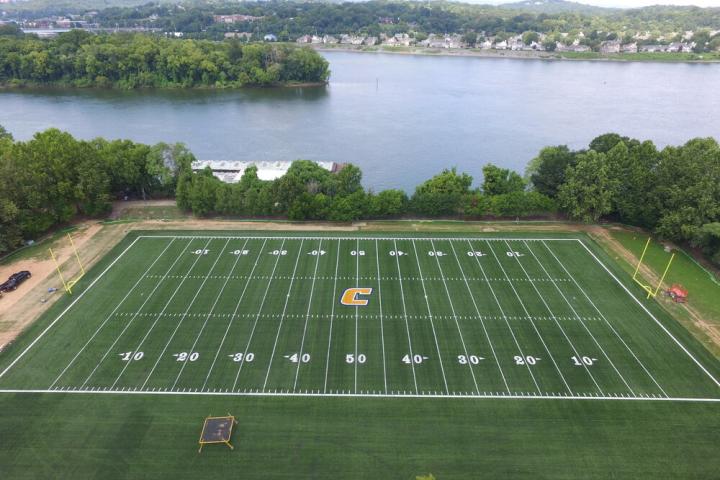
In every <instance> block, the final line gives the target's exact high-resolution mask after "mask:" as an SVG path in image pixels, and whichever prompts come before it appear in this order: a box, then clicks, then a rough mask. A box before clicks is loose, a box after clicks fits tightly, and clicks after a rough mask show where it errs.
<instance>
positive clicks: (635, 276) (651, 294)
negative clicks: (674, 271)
mask: <svg viewBox="0 0 720 480" xmlns="http://www.w3.org/2000/svg"><path fill="white" fill-rule="evenodd" d="M651 240H652V238H651V237H648V239H647V242H645V248H643V251H642V255H640V261H638V264H637V267H635V272H634V273H633V276H632V279H633V281H634V282H635V283H637V284H638V285H640V286H641V287H642V288H643V290H645V291H646V292H647V298H650V297H653V298H655V297H656V296H657V294H658V292H659V291H660V287H661V286H662V284H663V282H664V281H665V277H666V276H667V273H668V271H669V270H670V265H672V262H673V260H674V259H675V254H674V253H673V254H672V255H671V256H670V261H668V263H667V265H666V266H665V270H664V271H663V274H662V277H660V281H659V282H658V283H657V285H656V286H655V288H654V289H653V287H652V286H651V285H647V284H646V283H644V282H643V281H642V280H641V279H639V278H638V273H639V272H640V266H641V265H642V263H643V260H644V259H645V254H646V253H647V250H648V247H649V246H650V241H651Z"/></svg>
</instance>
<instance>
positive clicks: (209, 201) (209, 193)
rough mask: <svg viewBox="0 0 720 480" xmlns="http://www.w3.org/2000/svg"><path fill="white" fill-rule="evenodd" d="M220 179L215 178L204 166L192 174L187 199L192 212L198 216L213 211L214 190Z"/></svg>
mask: <svg viewBox="0 0 720 480" xmlns="http://www.w3.org/2000/svg"><path fill="white" fill-rule="evenodd" d="M219 183H220V180H218V179H217V178H215V177H214V176H213V174H212V170H210V168H209V167H208V168H205V169H204V170H202V171H201V172H198V173H197V174H196V175H194V176H193V179H192V187H191V189H190V194H189V201H190V208H191V209H192V211H193V213H194V214H195V215H197V216H199V217H203V216H205V215H208V214H209V213H211V212H214V211H215V198H216V191H217V188H218V186H219Z"/></svg>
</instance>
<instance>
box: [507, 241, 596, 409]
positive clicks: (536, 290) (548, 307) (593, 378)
mask: <svg viewBox="0 0 720 480" xmlns="http://www.w3.org/2000/svg"><path fill="white" fill-rule="evenodd" d="M505 245H507V248H508V249H510V251H512V250H513V249H512V247H511V246H510V242H505ZM524 245H525V247H526V248H528V249H529V248H530V247H529V246H528V245H527V243H524ZM513 258H515V260H516V261H517V264H518V265H519V266H520V268H521V269H522V271H523V273H524V274H525V277H527V279H528V280H530V275H529V274H528V272H527V270H525V266H524V265H523V264H522V262H521V261H520V259H519V258H518V256H517V255H513ZM533 258H535V260H536V261H537V262H538V264H539V263H540V261H539V260H538V259H537V257H535V255H534V254H533ZM543 270H544V269H543ZM530 285H531V286H532V287H533V290H535V293H536V294H537V296H538V298H539V299H540V301H541V302H542V304H543V305H545V308H546V309H547V311H548V313H549V314H550V316H551V317H552V319H553V321H554V322H555V325H557V327H558V328H559V329H560V331H561V332H562V334H563V337H565V340H567V342H568V344H569V345H570V348H571V349H572V351H573V352H574V353H575V356H576V357H577V358H580V357H582V355H580V352H579V351H578V349H577V348H576V347H575V344H574V343H573V342H572V340H570V337H568V334H567V332H566V331H565V329H564V328H563V327H562V325H560V322H558V320H557V317H555V313H554V312H553V311H552V309H551V308H550V305H548V303H547V302H546V301H545V297H543V295H542V293H540V290H538V288H537V285H535V282H533V281H532V280H530ZM570 308H572V307H570ZM573 312H575V310H574V309H573ZM531 321H532V320H531ZM580 363H582V366H583V369H584V370H585V372H586V373H587V374H588V375H589V376H590V379H591V380H592V382H593V383H594V384H595V386H596V387H597V389H598V392H600V395H601V396H602V395H604V392H603V389H602V388H600V385H599V384H598V383H597V380H595V377H594V376H593V374H592V372H590V369H589V368H588V366H587V365H585V362H582V361H581V362H580Z"/></svg>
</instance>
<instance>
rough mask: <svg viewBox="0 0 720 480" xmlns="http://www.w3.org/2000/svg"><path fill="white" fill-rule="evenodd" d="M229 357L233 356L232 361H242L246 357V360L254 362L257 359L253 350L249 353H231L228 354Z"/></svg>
mask: <svg viewBox="0 0 720 480" xmlns="http://www.w3.org/2000/svg"><path fill="white" fill-rule="evenodd" d="M228 357H230V358H232V361H233V362H242V361H243V358H244V359H245V361H246V362H252V361H253V360H255V354H254V353H252V352H248V353H243V352H238V353H231V354H230V355H228Z"/></svg>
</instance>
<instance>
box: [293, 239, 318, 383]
mask: <svg viewBox="0 0 720 480" xmlns="http://www.w3.org/2000/svg"><path fill="white" fill-rule="evenodd" d="M317 249H318V253H317V255H315V257H316V258H315V273H314V274H313V281H312V286H311V287H310V299H309V300H308V308H307V313H306V314H305V326H304V327H303V334H302V339H301V340H300V350H299V360H302V354H303V349H304V348H305V333H306V332H307V324H308V321H309V320H310V309H311V308H312V299H313V293H315V277H316V276H317V269H318V264H319V263H320V257H321V256H322V255H321V254H320V251H321V250H322V240H320V244H318V248H317ZM300 365H302V361H298V364H297V369H296V370H295V381H294V382H293V392H294V391H295V389H296V388H297V381H298V376H299V375H300Z"/></svg>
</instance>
